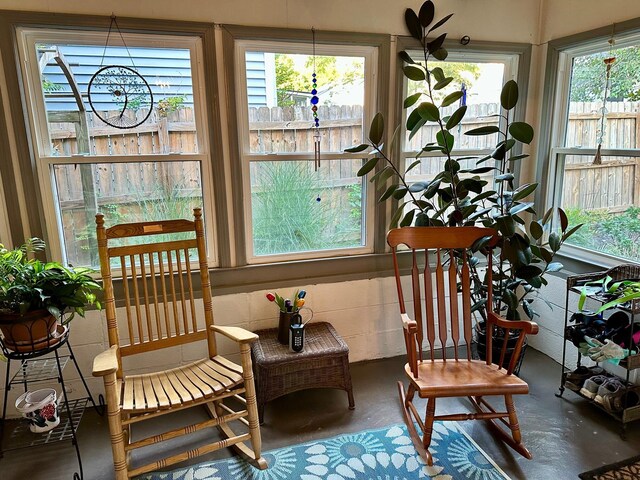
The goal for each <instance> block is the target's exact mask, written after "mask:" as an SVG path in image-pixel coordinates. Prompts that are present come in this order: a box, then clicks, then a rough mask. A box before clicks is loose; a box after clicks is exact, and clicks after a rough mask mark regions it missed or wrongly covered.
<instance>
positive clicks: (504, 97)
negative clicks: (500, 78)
mask: <svg viewBox="0 0 640 480" xmlns="http://www.w3.org/2000/svg"><path fill="white" fill-rule="evenodd" d="M517 103H518V84H517V83H516V82H515V80H509V81H508V82H507V83H505V84H504V87H502V92H501V93H500V104H501V105H502V108H504V109H505V110H511V109H512V108H513V107H515V106H516V104H517Z"/></svg>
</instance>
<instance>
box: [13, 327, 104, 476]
mask: <svg viewBox="0 0 640 480" xmlns="http://www.w3.org/2000/svg"><path fill="white" fill-rule="evenodd" d="M56 332H57V334H55V333H54V334H52V335H49V336H48V337H47V339H46V340H45V341H44V345H45V346H44V348H38V347H41V346H42V345H43V341H39V342H38V343H37V344H35V343H33V342H32V343H31V344H30V345H29V344H27V345H21V346H20V348H19V350H20V351H16V350H15V349H14V348H12V349H10V348H8V346H7V344H6V342H5V341H4V339H3V338H2V337H0V348H1V349H2V353H3V355H4V356H5V357H6V359H7V373H6V376H5V384H4V387H5V390H4V402H3V404H2V421H1V422H0V458H2V456H4V452H8V451H12V450H18V449H22V448H27V447H35V446H39V445H46V444H50V443H53V442H59V441H63V440H69V439H70V440H71V443H72V445H73V446H74V447H75V450H76V456H77V457H78V469H79V473H78V472H74V473H73V480H83V479H84V473H83V469H82V459H81V457H80V448H79V445H78V438H77V429H78V425H79V423H80V420H81V419H82V415H83V413H84V410H85V408H86V406H87V404H88V403H89V402H91V404H92V406H93V408H94V409H95V411H96V412H97V413H98V414H99V415H103V414H104V398H103V397H102V395H99V397H98V403H96V402H95V400H94V399H93V396H92V395H91V392H90V391H89V387H88V385H87V382H86V381H85V379H84V377H83V376H82V372H81V371H80V367H79V366H78V362H77V361H76V358H75V355H74V354H73V350H72V349H71V344H70V343H69V328H68V327H64V328H60V327H59V328H58V330H57V331H56ZM63 346H66V348H67V350H68V352H69V353H68V354H61V353H60V351H59V350H60V348H61V347H63ZM51 354H53V355H51ZM69 360H71V361H72V362H73V364H74V366H75V368H76V371H77V372H78V375H79V377H80V379H81V380H82V384H83V386H84V389H85V393H86V397H83V398H80V399H75V400H69V399H68V398H67V397H66V393H65V392H66V388H65V382H64V376H63V374H62V371H63V370H64V368H65V366H66V365H67V363H68V362H69ZM12 361H19V362H20V368H19V370H18V371H17V372H16V374H15V375H13V377H11V373H10V372H11V362H12ZM47 380H49V381H50V380H57V381H58V383H59V384H60V386H61V388H62V393H61V395H64V400H63V402H62V403H61V404H60V405H59V407H58V409H59V415H60V424H59V425H58V426H57V427H55V428H54V429H52V430H50V431H48V432H45V433H33V432H31V431H30V430H29V426H28V425H27V424H26V422H23V421H15V422H14V421H12V420H9V421H8V420H6V414H7V399H8V396H9V390H11V388H12V387H13V386H14V385H20V384H22V385H23V388H24V391H25V392H26V391H27V388H28V386H29V384H30V383H36V382H44V381H47ZM5 442H6V443H7V447H6V448H5V447H4V444H5Z"/></svg>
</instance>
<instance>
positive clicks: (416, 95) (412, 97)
mask: <svg viewBox="0 0 640 480" xmlns="http://www.w3.org/2000/svg"><path fill="white" fill-rule="evenodd" d="M421 96H422V92H418V93H414V94H413V95H409V96H408V97H407V98H405V99H404V103H403V106H404V108H409V107H410V106H411V105H413V104H414V103H416V102H417V101H418V99H419V98H420V97H421Z"/></svg>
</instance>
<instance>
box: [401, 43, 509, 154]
mask: <svg viewBox="0 0 640 480" xmlns="http://www.w3.org/2000/svg"><path fill="white" fill-rule="evenodd" d="M449 48H450V47H448V50H447V51H448V52H449V55H448V56H447V59H446V60H445V62H460V63H463V62H467V63H501V64H503V65H504V72H503V79H502V83H503V84H504V83H506V82H507V81H508V80H518V71H519V65H520V63H521V58H520V55H519V54H518V53H517V52H511V53H507V52H491V51H477V50H476V51H465V50H460V49H451V50H449ZM407 51H408V52H409V54H410V55H411V53H412V52H417V51H418V50H417V49H415V50H413V49H409V48H408V49H407ZM413 58H414V59H415V58H416V57H413ZM408 83H409V79H408V78H406V77H405V76H404V75H403V76H402V85H401V90H400V92H401V93H400V95H401V98H405V97H406V96H407V87H408ZM516 115H518V112H516V113H514V114H513V115H512V116H516ZM400 121H401V125H403V130H405V128H404V125H406V122H407V109H403V110H402V116H401V117H400ZM511 121H514V119H513V118H511ZM504 122H505V119H504V118H502V117H499V127H500V128H501V129H502V128H504ZM406 140H407V139H406V135H403V138H402V142H401V144H402V145H401V147H400V157H399V158H400V160H401V162H403V165H406V164H407V160H408V159H414V160H415V159H416V157H417V155H418V154H419V153H420V152H418V151H416V150H407V149H406V148H405V145H406ZM494 149H495V148H485V149H469V148H466V149H465V148H455V145H454V149H453V151H452V152H451V156H452V157H458V156H467V155H469V156H478V157H480V156H484V155H490V154H491V153H492V152H493V150H494ZM517 153H519V152H517ZM442 155H443V154H442V153H440V152H422V153H420V158H421V159H424V158H430V157H434V158H435V157H442Z"/></svg>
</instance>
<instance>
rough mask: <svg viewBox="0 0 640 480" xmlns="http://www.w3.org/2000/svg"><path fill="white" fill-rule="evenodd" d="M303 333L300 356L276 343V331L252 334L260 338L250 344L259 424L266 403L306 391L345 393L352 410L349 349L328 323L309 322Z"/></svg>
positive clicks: (274, 329)
mask: <svg viewBox="0 0 640 480" xmlns="http://www.w3.org/2000/svg"><path fill="white" fill-rule="evenodd" d="M305 330H306V332H305V342H304V350H303V351H302V352H299V353H293V352H291V351H289V348H288V347H287V346H286V345H282V344H281V343H280V342H278V338H277V337H278V329H277V328H273V329H268V330H259V331H257V332H255V333H256V334H257V335H259V336H260V338H259V339H258V340H257V341H255V342H254V343H253V344H252V345H251V354H252V356H253V368H254V372H255V377H256V379H255V381H256V394H257V401H258V415H259V416H260V423H262V422H263V421H264V405H265V404H266V403H267V402H269V401H271V400H273V399H275V398H278V397H281V396H282V395H286V394H287V393H292V392H297V391H298V390H305V389H308V388H339V389H341V390H345V391H346V392H347V395H348V397H349V409H350V410H353V409H354V408H355V403H354V401H353V387H352V385H351V372H350V370H349V347H348V346H347V344H346V343H345V342H344V340H343V339H342V338H341V337H340V336H339V335H338V334H337V333H336V331H335V329H334V328H333V326H332V325H331V324H330V323H327V322H318V323H310V324H309V325H307V326H306V327H305Z"/></svg>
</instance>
